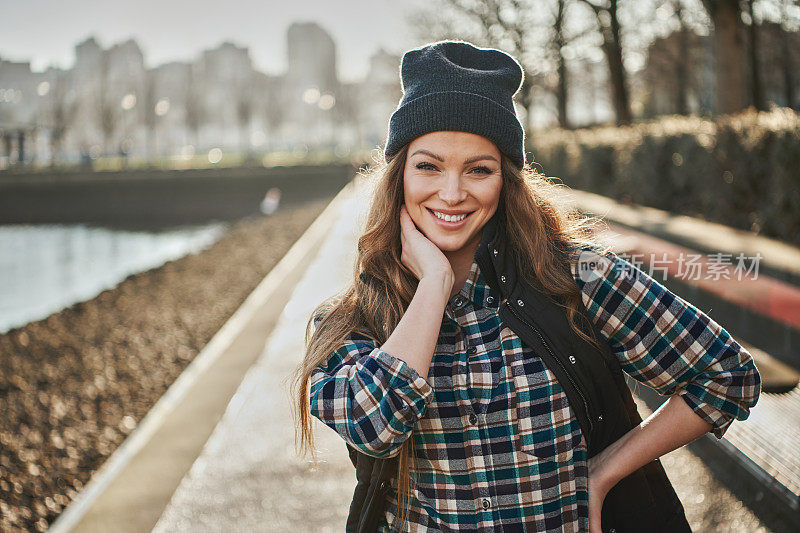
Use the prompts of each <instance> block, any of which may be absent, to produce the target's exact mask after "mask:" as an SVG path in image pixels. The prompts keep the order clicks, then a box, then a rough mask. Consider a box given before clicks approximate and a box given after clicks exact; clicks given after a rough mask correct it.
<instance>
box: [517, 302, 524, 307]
mask: <svg viewBox="0 0 800 533" xmlns="http://www.w3.org/2000/svg"><path fill="white" fill-rule="evenodd" d="M517 305H518V306H520V307H525V302H523V301H522V300H517Z"/></svg>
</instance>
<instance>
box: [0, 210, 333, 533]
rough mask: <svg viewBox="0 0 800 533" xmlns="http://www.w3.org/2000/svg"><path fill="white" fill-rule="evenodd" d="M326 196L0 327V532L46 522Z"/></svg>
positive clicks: (37, 527)
mask: <svg viewBox="0 0 800 533" xmlns="http://www.w3.org/2000/svg"><path fill="white" fill-rule="evenodd" d="M329 200H330V198H328V199H322V200H319V199H318V200H313V201H309V202H307V203H304V204H300V205H293V206H291V207H287V208H284V209H278V211H277V212H275V213H274V214H273V215H271V216H268V217H267V216H251V217H248V218H245V219H242V220H240V221H238V222H236V223H234V224H232V225H231V227H230V230H229V231H228V233H226V234H225V235H224V236H223V237H222V238H221V239H220V240H219V241H218V242H217V243H215V244H214V245H213V246H212V247H210V248H209V249H207V250H204V251H202V252H200V253H198V254H193V255H189V256H186V257H183V258H181V259H178V260H176V261H171V262H169V263H167V264H165V265H163V266H161V267H159V268H156V269H153V270H149V271H147V272H142V273H139V274H136V275H132V276H130V277H128V278H127V279H125V280H124V281H123V282H122V283H120V284H119V285H118V286H117V287H116V288H114V289H112V290H107V291H104V292H103V293H101V294H100V295H98V296H97V297H96V298H94V299H92V300H90V301H88V302H82V303H79V304H76V305H73V306H72V307H69V308H67V309H64V310H62V311H61V312H58V313H56V314H54V315H52V316H50V317H48V318H47V319H44V320H40V321H37V322H33V323H30V324H28V325H26V326H24V327H22V328H17V329H14V330H11V331H10V332H8V333H7V334H5V335H2V336H0V414H1V415H0V531H4V532H5V531H45V530H46V529H47V527H48V525H49V524H50V523H52V522H53V520H54V519H55V518H56V517H57V516H58V514H59V513H60V512H61V511H62V509H63V508H64V507H65V506H66V505H67V504H68V503H69V502H70V500H72V499H73V498H74V497H75V496H76V495H77V493H78V491H80V490H81V488H82V487H83V486H84V485H85V484H86V483H87V481H88V480H89V479H90V478H91V476H92V474H93V473H94V472H95V471H96V470H97V469H98V468H99V467H100V466H101V465H102V464H103V462H104V461H105V460H106V458H107V457H108V456H109V455H111V453H112V452H113V451H114V450H115V449H116V448H117V446H119V445H120V444H121V443H122V441H123V440H124V439H125V437H126V435H128V434H129V433H130V432H131V431H132V430H133V429H134V428H135V427H136V425H137V423H138V422H139V421H140V420H141V419H142V418H143V417H144V416H145V414H147V412H148V410H149V409H150V408H151V407H152V406H153V405H154V404H155V402H156V401H157V400H158V399H159V398H160V397H161V395H163V394H164V392H165V391H166V390H167V388H168V387H169V386H170V384H171V383H172V382H173V381H174V380H175V378H177V377H178V375H179V374H180V373H181V372H182V371H183V369H184V368H186V366H187V365H188V364H189V363H190V362H191V361H192V359H194V357H195V356H196V355H197V354H198V353H199V352H200V350H201V349H202V348H203V346H205V345H206V343H207V342H208V341H209V340H210V339H211V338H212V337H213V335H214V334H215V333H216V332H217V331H218V330H219V329H220V327H221V326H222V325H223V324H224V323H225V321H226V320H227V319H228V317H230V316H231V315H232V314H233V312H234V311H235V310H236V309H237V308H238V307H239V305H240V304H241V303H242V302H243V301H244V300H245V298H246V297H247V295H248V294H249V293H250V292H251V291H252V290H253V289H254V288H255V287H256V285H258V283H259V282H260V281H261V280H262V279H263V277H264V276H265V275H266V274H267V273H268V272H269V271H270V270H271V269H272V267H273V266H274V265H275V264H276V263H277V262H278V261H279V260H280V259H281V258H282V257H283V256H284V254H285V253H286V252H287V251H288V250H289V248H290V247H291V246H292V244H293V243H294V242H295V240H297V238H298V237H299V236H300V235H301V234H302V233H303V232H304V231H305V229H306V228H307V227H308V226H309V225H310V224H311V223H312V222H313V221H314V219H315V218H316V217H317V216H318V215H319V214H320V213H321V212H322V210H323V209H324V208H325V206H326V205H327V203H328V201H329Z"/></svg>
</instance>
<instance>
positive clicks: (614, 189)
mask: <svg viewBox="0 0 800 533" xmlns="http://www.w3.org/2000/svg"><path fill="white" fill-rule="evenodd" d="M528 149H529V150H530V151H532V152H533V154H534V156H535V160H536V162H537V163H539V164H540V165H541V166H542V170H543V171H544V173H545V174H547V175H548V176H550V177H555V178H559V179H560V180H561V181H563V182H564V183H565V184H567V185H569V186H570V187H573V188H575V189H582V190H586V191H591V192H595V193H597V194H602V195H604V196H609V197H611V198H614V199H616V200H619V201H621V202H624V203H633V204H641V205H647V206H651V207H656V208H659V209H664V210H667V211H671V212H674V213H680V214H685V215H690V216H695V217H699V218H704V219H706V220H713V221H715V222H719V223H722V224H726V225H729V226H733V227H736V228H740V229H746V230H751V231H754V232H756V233H758V234H761V235H764V236H768V237H773V238H776V239H780V240H782V241H785V242H787V243H790V244H793V245H796V246H800V115H798V114H797V113H796V112H794V111H792V110H791V109H788V108H773V110H772V111H769V112H760V113H759V112H756V111H754V110H752V109H751V110H748V111H745V112H743V113H741V114H738V115H727V116H724V117H721V118H719V119H717V120H709V119H705V118H700V117H686V116H668V117H661V118H659V119H657V120H655V121H649V122H641V123H637V124H634V125H632V126H627V127H619V128H618V127H612V126H603V127H596V128H588V129H579V130H547V131H543V132H539V133H536V132H533V134H532V135H531V136H530V146H529V148H528Z"/></svg>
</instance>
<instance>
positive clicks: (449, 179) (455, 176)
mask: <svg viewBox="0 0 800 533" xmlns="http://www.w3.org/2000/svg"><path fill="white" fill-rule="evenodd" d="M439 198H441V200H442V201H443V202H445V203H446V204H448V205H456V204H459V203H461V202H463V201H464V200H465V199H466V198H467V191H465V190H464V189H463V188H462V187H461V176H460V174H459V173H458V172H448V173H447V175H446V176H445V178H444V183H443V184H442V187H441V189H439Z"/></svg>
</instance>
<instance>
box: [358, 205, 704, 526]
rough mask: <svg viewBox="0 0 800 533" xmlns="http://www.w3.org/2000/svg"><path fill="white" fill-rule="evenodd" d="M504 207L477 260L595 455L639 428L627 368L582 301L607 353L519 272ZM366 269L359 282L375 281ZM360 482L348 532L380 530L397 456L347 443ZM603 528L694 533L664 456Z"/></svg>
mask: <svg viewBox="0 0 800 533" xmlns="http://www.w3.org/2000/svg"><path fill="white" fill-rule="evenodd" d="M499 213H500V210H499V209H498V211H497V212H495V214H494V215H493V216H492V218H490V219H489V221H487V223H486V225H485V226H484V228H483V234H482V238H481V243H480V244H479V245H478V248H477V250H476V251H475V260H476V261H477V262H478V266H479V267H480V269H481V273H482V274H483V276H484V278H485V279H486V281H487V283H488V284H489V286H490V287H491V288H492V289H493V290H495V291H496V292H498V293H500V294H501V295H502V298H501V302H502V303H501V305H500V309H499V314H500V318H501V320H502V321H503V323H504V324H505V325H507V326H508V327H509V328H511V329H512V330H513V331H514V333H516V334H517V335H518V336H519V338H520V339H521V340H522V341H523V342H524V343H525V344H526V345H528V346H530V347H531V348H533V349H534V350H535V351H536V353H537V354H538V355H539V356H540V357H541V359H542V361H543V362H544V364H545V365H547V368H548V369H550V370H551V371H552V372H553V374H555V376H556V377H557V378H558V381H559V384H560V385H561V387H562V388H563V389H564V392H565V393H566V395H567V398H568V401H569V403H570V406H571V407H572V409H573V411H574V412H575V415H576V417H577V419H578V422H579V424H580V427H581V431H582V432H583V435H584V438H585V439H586V443H587V446H588V456H589V457H593V456H594V455H597V454H598V453H599V452H601V451H602V450H604V449H605V448H606V447H607V446H609V445H610V444H612V443H613V442H615V441H616V440H618V439H619V438H620V437H622V436H623V435H624V434H625V433H627V432H628V431H629V430H630V429H632V428H634V427H636V426H637V425H638V424H639V423H640V422H641V421H642V418H641V416H640V415H639V413H638V411H637V409H636V404H635V402H634V401H633V397H632V396H631V392H630V389H629V388H628V385H627V383H626V382H625V377H624V375H623V371H622V368H621V367H620V365H619V361H618V360H617V358H616V356H615V355H614V354H613V353H612V352H611V347H610V346H609V345H608V343H607V342H605V340H604V338H603V337H602V336H601V334H600V332H599V331H598V329H597V328H596V326H594V323H593V322H592V321H591V319H590V318H589V317H588V316H587V314H586V312H585V309H583V307H582V306H578V307H579V309H578V314H579V315H580V316H576V321H577V323H578V324H579V326H581V329H582V331H584V333H589V334H590V336H592V335H594V338H595V339H599V344H600V345H601V346H602V348H603V349H602V350H601V351H599V350H598V349H597V347H595V346H594V345H592V344H591V343H589V342H587V341H585V340H584V339H583V338H581V337H580V336H579V335H577V334H576V333H575V332H574V331H573V330H572V328H571V327H570V326H569V322H568V320H567V316H566V312H565V310H564V308H563V307H560V306H559V305H557V304H556V303H554V302H552V301H551V300H550V299H549V298H548V297H547V296H545V294H544V293H542V292H541V291H539V290H537V289H536V288H534V287H532V286H530V284H528V283H527V282H525V281H524V279H522V278H521V277H519V275H518V273H517V271H516V267H515V265H514V260H513V258H512V257H511V254H509V253H507V247H506V245H507V242H506V235H505V232H504V229H503V227H502V224H501V223H500V219H499V216H500V214H499ZM364 274H365V273H362V276H361V279H362V280H363V281H365V282H370V280H371V279H372V278H371V277H369V276H366V275H364ZM348 450H349V452H350V459H351V461H352V462H353V464H354V465H355V466H356V478H357V480H358V483H357V486H356V490H355V493H354V495H353V501H352V503H351V506H350V514H349V516H348V521H347V531H348V532H350V531H357V532H359V533H362V532H370V533H372V532H373V531H375V529H376V527H377V524H378V523H379V521H380V519H381V515H382V514H383V512H384V505H385V497H384V496H385V494H386V491H387V490H388V488H389V483H388V480H389V479H391V477H393V476H395V475H396V474H397V463H396V460H393V459H376V458H374V457H371V456H368V455H366V454H363V453H361V452H359V451H357V450H354V449H353V448H351V447H349V446H348ZM601 523H602V524H601V525H602V530H603V532H604V533H639V532H643V531H647V532H649V533H662V532H663V533H683V532H691V528H690V527H689V523H688V521H687V520H686V516H685V514H684V509H683V505H682V504H681V502H680V500H679V499H678V496H677V494H676V493H675V490H674V489H673V487H672V484H671V483H670V481H669V479H668V478H667V475H666V472H665V471H664V468H663V466H662V464H661V461H660V460H659V459H655V460H653V461H651V462H650V463H648V464H646V465H644V466H642V467H641V468H639V469H638V470H636V471H634V472H633V473H631V474H630V475H628V476H627V477H625V478H623V479H622V480H620V481H619V482H618V483H617V484H616V485H615V486H614V487H613V488H612V489H611V490H610V491H609V492H608V494H607V495H606V497H605V500H604V501H603V509H602V516H601Z"/></svg>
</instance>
